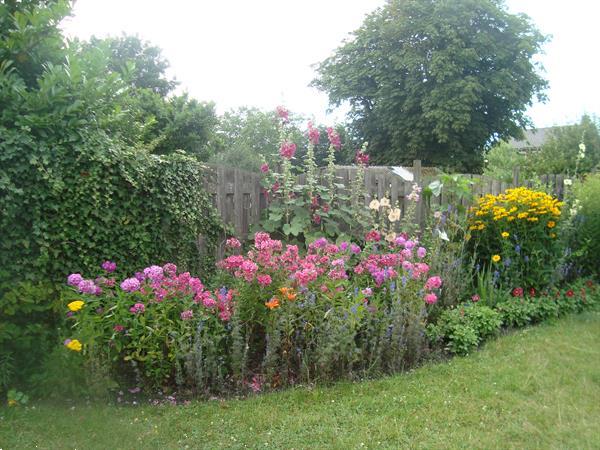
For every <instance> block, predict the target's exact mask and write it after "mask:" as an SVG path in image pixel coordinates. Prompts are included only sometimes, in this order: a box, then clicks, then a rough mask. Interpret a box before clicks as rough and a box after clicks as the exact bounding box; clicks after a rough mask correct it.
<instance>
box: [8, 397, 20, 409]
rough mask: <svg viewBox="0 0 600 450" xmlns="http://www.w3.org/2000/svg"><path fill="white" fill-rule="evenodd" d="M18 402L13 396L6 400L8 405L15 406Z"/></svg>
mask: <svg viewBox="0 0 600 450" xmlns="http://www.w3.org/2000/svg"><path fill="white" fill-rule="evenodd" d="M18 404H19V403H18V402H17V401H16V400H15V399H14V398H11V399H9V400H8V406H11V407H12V406H17V405H18Z"/></svg>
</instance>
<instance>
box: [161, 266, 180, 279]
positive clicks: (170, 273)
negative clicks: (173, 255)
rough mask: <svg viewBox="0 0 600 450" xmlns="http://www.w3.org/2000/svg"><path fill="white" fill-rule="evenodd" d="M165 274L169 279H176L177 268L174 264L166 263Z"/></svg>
mask: <svg viewBox="0 0 600 450" xmlns="http://www.w3.org/2000/svg"><path fill="white" fill-rule="evenodd" d="M163 272H164V273H166V274H167V276H169V277H174V276H175V275H176V274H177V266H176V265H175V264H173V263H166V264H165V265H164V266H163Z"/></svg>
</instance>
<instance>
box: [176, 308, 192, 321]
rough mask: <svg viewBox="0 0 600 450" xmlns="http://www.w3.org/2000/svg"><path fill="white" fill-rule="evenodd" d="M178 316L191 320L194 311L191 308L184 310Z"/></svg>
mask: <svg viewBox="0 0 600 450" xmlns="http://www.w3.org/2000/svg"><path fill="white" fill-rule="evenodd" d="M179 317H181V320H191V319H192V318H193V317H194V311H192V310H191V309H188V310H185V311H183V312H182V313H181V314H180V315H179Z"/></svg>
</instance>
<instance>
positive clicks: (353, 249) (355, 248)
mask: <svg viewBox="0 0 600 450" xmlns="http://www.w3.org/2000/svg"><path fill="white" fill-rule="evenodd" d="M350 251H351V252H352V253H354V254H355V255H358V254H359V253H360V252H361V249H360V247H359V246H358V245H356V244H350Z"/></svg>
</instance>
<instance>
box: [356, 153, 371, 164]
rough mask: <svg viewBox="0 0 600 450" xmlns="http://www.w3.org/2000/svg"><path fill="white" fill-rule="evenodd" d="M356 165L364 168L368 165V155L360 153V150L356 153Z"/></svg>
mask: <svg viewBox="0 0 600 450" xmlns="http://www.w3.org/2000/svg"><path fill="white" fill-rule="evenodd" d="M356 164H360V165H363V166H366V165H367V164H369V155H367V154H366V153H363V152H361V151H360V150H357V151H356Z"/></svg>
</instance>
